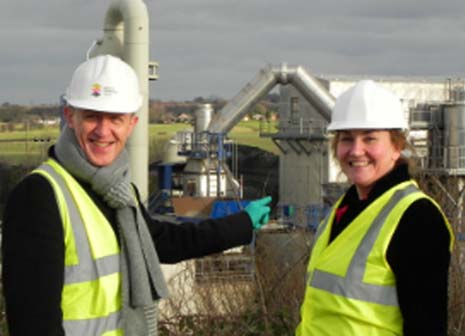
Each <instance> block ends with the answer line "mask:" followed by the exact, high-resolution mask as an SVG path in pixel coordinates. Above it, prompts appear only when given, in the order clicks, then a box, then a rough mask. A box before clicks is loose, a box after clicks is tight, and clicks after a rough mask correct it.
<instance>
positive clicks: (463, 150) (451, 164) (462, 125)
mask: <svg viewBox="0 0 465 336" xmlns="http://www.w3.org/2000/svg"><path fill="white" fill-rule="evenodd" d="M444 150H445V156H446V160H445V164H446V167H445V168H446V169H465V103H463V102H461V103H454V104H451V105H446V106H444Z"/></svg>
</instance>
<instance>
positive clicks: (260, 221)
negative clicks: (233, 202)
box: [244, 196, 271, 230]
mask: <svg viewBox="0 0 465 336" xmlns="http://www.w3.org/2000/svg"><path fill="white" fill-rule="evenodd" d="M270 202H271V196H267V197H264V198H261V199H259V200H256V201H252V202H250V203H249V204H248V205H247V206H246V207H245V209H244V210H245V212H247V214H248V215H249V217H250V220H251V221H252V226H253V228H254V229H256V230H258V229H260V228H261V227H262V226H263V225H265V224H266V223H267V222H268V221H269V220H270V212H271V208H270V207H269V204H270Z"/></svg>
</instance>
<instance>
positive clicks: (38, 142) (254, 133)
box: [0, 121, 278, 165]
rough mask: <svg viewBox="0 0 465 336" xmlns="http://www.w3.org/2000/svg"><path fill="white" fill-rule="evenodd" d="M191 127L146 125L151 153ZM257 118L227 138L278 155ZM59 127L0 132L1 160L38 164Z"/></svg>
mask: <svg viewBox="0 0 465 336" xmlns="http://www.w3.org/2000/svg"><path fill="white" fill-rule="evenodd" d="M189 129H190V130H192V129H193V127H192V126H191V125H189V124H151V125H149V137H150V139H149V146H150V152H151V158H152V152H154V151H156V150H157V149H159V148H162V146H163V144H164V143H165V142H166V141H167V140H169V139H170V138H172V137H173V136H174V135H175V134H176V132H178V131H183V130H189ZM259 132H260V123H259V121H242V122H240V123H239V124H237V125H236V126H235V127H234V128H233V129H232V130H231V132H230V133H229V135H228V136H229V138H230V139H233V140H235V141H236V142H237V143H238V144H246V145H249V146H255V147H259V148H261V149H263V150H266V151H269V152H272V153H275V154H277V153H278V149H277V147H276V146H275V145H274V144H273V142H272V141H271V139H270V138H261V137H260V136H259ZM58 134H59V131H58V127H47V128H43V129H40V130H28V131H26V130H16V131H12V132H0V162H4V163H7V164H11V165H16V164H22V163H27V164H37V163H39V162H40V161H42V160H43V159H44V158H45V157H46V154H47V148H48V147H49V146H50V145H51V144H53V143H54V142H55V141H56V138H57V137H58Z"/></svg>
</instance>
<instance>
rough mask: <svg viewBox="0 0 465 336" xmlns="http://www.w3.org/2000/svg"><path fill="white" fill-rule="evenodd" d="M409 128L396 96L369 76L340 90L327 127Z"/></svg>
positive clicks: (336, 128) (337, 128)
mask: <svg viewBox="0 0 465 336" xmlns="http://www.w3.org/2000/svg"><path fill="white" fill-rule="evenodd" d="M407 128H408V125H407V121H406V120H405V117H404V113H403V111H402V106H401V103H400V100H399V98H398V97H396V96H395V95H394V94H393V93H391V92H390V91H388V90H386V89H384V88H383V87H381V86H379V85H378V84H376V83H375V82H373V81H371V80H362V81H359V82H357V83H356V84H355V85H354V86H353V87H351V88H350V89H348V90H347V91H345V92H344V93H342V94H341V95H340V96H339V97H338V98H337V100H336V104H335V105H334V108H333V112H332V116H331V123H330V124H329V125H328V131H338V130H347V129H401V130H406V129H407Z"/></svg>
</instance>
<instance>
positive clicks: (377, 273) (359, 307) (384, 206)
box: [296, 181, 453, 336]
mask: <svg viewBox="0 0 465 336" xmlns="http://www.w3.org/2000/svg"><path fill="white" fill-rule="evenodd" d="M420 198H428V199H430V200H431V201H432V202H433V203H434V204H435V205H436V206H437V207H438V209H439V210H440V211H441V209H440V208H439V206H438V205H437V204H436V202H434V201H433V200H432V199H431V198H429V197H428V196H427V195H425V194H424V193H423V192H421V191H420V190H419V189H418V187H417V186H416V184H415V182H413V181H407V182H403V183H401V184H398V185H396V186H394V187H393V188H391V189H389V190H387V191H386V192H385V193H384V194H383V195H381V196H380V197H379V198H378V199H376V200H375V201H374V202H373V203H371V204H370V205H369V206H368V207H367V208H366V209H365V210H364V211H362V213H360V214H359V216H357V217H356V218H355V219H354V221H353V222H352V223H350V225H349V226H347V227H346V228H345V229H344V230H343V231H342V232H341V233H340V234H339V236H337V237H336V238H335V239H334V240H333V241H332V242H331V243H329V237H330V233H331V226H332V223H333V219H334V216H335V212H336V209H337V207H338V205H339V204H340V202H341V201H342V198H341V199H339V201H338V202H337V203H336V204H335V206H334V207H333V209H332V211H331V213H330V214H329V215H328V217H327V218H326V219H325V220H324V221H323V222H322V223H321V225H320V227H319V228H318V231H317V233H316V237H315V245H314V248H313V250H312V255H311V258H310V262H309V265H308V269H307V288H306V292H305V298H304V302H303V304H302V307H301V322H300V324H299V326H298V327H297V330H296V335H298V336H329V335H331V336H335V335H337V336H361V335H363V336H364V335H370V336H387V335H389V336H393V335H402V334H403V330H402V328H403V319H402V315H401V312H400V308H399V304H398V298H397V291H396V279H395V277H394V273H393V272H392V270H391V268H390V266H389V264H388V262H387V260H386V251H387V249H388V246H389V243H390V241H391V239H392V236H393V234H394V232H395V230H396V228H397V225H398V223H399V220H400V218H401V217H402V214H403V213H404V212H405V210H406V209H407V208H408V207H409V206H410V205H411V204H412V203H413V202H415V201H416V200H418V199H420ZM441 213H442V211H441ZM442 214H443V213H442ZM443 217H444V221H445V223H446V226H447V229H448V230H449V233H450V236H451V240H450V241H451V243H450V246H449V248H450V250H451V251H452V246H453V233H452V228H451V226H450V224H449V222H448V221H447V219H446V217H445V216H444V214H443Z"/></svg>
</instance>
